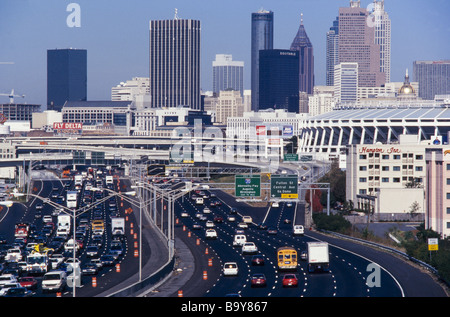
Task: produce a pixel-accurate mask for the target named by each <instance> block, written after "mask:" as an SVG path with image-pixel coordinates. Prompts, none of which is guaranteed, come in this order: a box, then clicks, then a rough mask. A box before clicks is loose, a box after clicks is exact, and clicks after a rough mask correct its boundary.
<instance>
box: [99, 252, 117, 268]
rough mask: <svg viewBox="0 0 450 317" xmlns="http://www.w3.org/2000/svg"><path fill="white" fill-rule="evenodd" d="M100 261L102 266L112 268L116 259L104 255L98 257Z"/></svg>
mask: <svg viewBox="0 0 450 317" xmlns="http://www.w3.org/2000/svg"><path fill="white" fill-rule="evenodd" d="M100 261H101V262H102V265H103V266H112V265H114V262H115V261H116V259H115V258H114V256H112V255H109V254H104V255H102V256H101V257H100Z"/></svg>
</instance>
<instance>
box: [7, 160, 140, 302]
mask: <svg viewBox="0 0 450 317" xmlns="http://www.w3.org/2000/svg"><path fill="white" fill-rule="evenodd" d="M115 183H116V184H115ZM32 184H33V185H32V186H33V188H32V190H31V194H29V199H28V201H27V202H26V203H22V202H17V203H14V204H13V205H12V206H8V207H5V206H2V212H4V213H5V215H7V217H5V218H4V221H2V223H1V225H2V227H1V233H2V238H1V241H0V242H1V244H0V274H1V275H0V295H1V296H6V297H9V296H11V297H31V296H35V297H40V296H75V294H74V293H75V292H76V295H78V296H90V294H95V293H98V291H97V290H95V287H96V285H95V281H96V278H97V277H102V276H105V275H106V274H111V272H114V271H116V270H118V269H119V267H120V265H121V263H122V262H123V261H124V260H125V257H126V258H127V261H133V262H135V261H136V260H135V259H134V258H133V256H132V255H130V254H129V252H127V250H128V248H129V246H128V244H129V243H130V240H131V238H130V237H129V235H127V234H126V231H125V225H126V219H128V217H131V215H128V214H127V211H126V210H125V208H124V207H123V205H124V203H123V201H122V200H121V199H120V197H119V195H117V194H115V191H116V189H117V188H115V187H117V182H115V181H114V179H113V175H111V171H110V170H106V169H103V170H102V169H88V170H87V171H83V172H80V171H76V172H75V173H74V175H72V177H66V178H62V179H61V180H51V181H50V180H48V181H35V182H33V183H32ZM129 210H130V209H128V211H129ZM19 214H21V215H22V216H21V218H20V219H17V220H16V219H14V217H13V215H19ZM7 221H8V222H7ZM12 221H15V225H14V226H10V225H9V226H8V224H9V223H11V222H12ZM136 267H137V266H136V265H134V267H133V270H132V271H131V270H129V273H128V274H131V273H132V272H135V271H136ZM99 282H100V281H99ZM115 282H117V280H116V281H115Z"/></svg>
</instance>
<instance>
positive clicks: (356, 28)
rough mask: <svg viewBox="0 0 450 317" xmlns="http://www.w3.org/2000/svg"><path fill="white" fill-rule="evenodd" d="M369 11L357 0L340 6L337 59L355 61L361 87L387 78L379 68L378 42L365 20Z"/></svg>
mask: <svg viewBox="0 0 450 317" xmlns="http://www.w3.org/2000/svg"><path fill="white" fill-rule="evenodd" d="M368 16H369V12H368V11H367V10H366V9H364V8H361V7H360V1H359V0H358V1H350V7H346V8H339V58H338V59H339V63H358V71H359V76H358V83H359V85H360V86H361V87H375V86H381V85H383V84H384V83H385V82H386V77H385V73H383V72H381V70H380V56H381V55H380V45H378V44H375V32H374V27H373V26H370V23H368V21H370V20H369V18H368Z"/></svg>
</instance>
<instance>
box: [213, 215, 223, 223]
mask: <svg viewBox="0 0 450 317" xmlns="http://www.w3.org/2000/svg"><path fill="white" fill-rule="evenodd" d="M214 222H216V223H222V222H223V218H222V217H221V216H215V217H214Z"/></svg>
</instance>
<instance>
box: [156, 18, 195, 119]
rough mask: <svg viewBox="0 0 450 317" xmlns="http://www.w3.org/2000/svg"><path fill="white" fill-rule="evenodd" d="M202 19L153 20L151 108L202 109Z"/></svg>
mask: <svg viewBox="0 0 450 317" xmlns="http://www.w3.org/2000/svg"><path fill="white" fill-rule="evenodd" d="M200 32H201V29H200V21H198V20H189V19H178V18H175V19H172V20H153V21H150V63H149V64H150V76H149V77H150V95H151V107H152V108H161V107H178V106H188V107H190V108H191V109H196V110H200V109H201V93H200Z"/></svg>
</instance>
